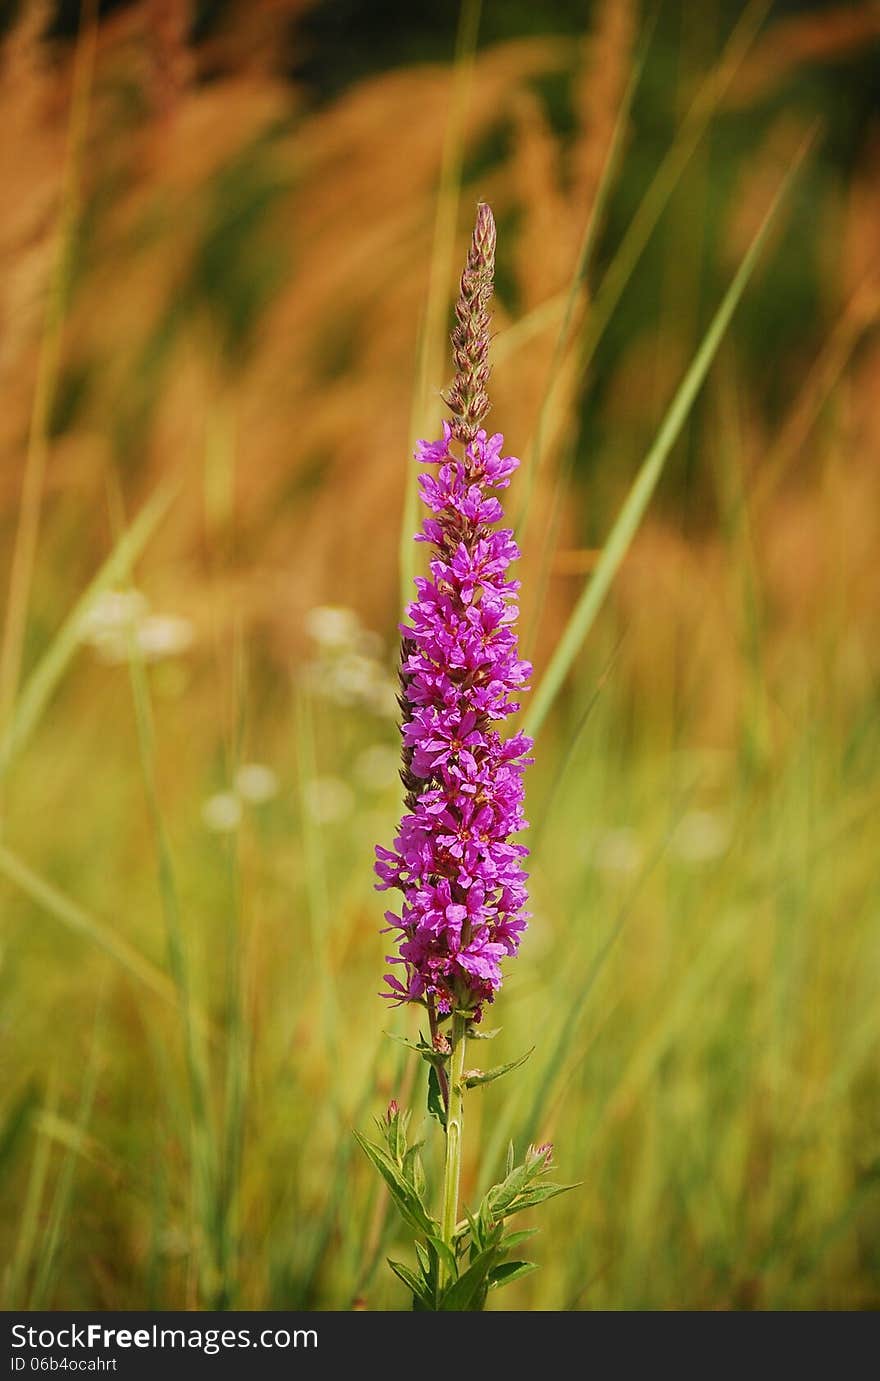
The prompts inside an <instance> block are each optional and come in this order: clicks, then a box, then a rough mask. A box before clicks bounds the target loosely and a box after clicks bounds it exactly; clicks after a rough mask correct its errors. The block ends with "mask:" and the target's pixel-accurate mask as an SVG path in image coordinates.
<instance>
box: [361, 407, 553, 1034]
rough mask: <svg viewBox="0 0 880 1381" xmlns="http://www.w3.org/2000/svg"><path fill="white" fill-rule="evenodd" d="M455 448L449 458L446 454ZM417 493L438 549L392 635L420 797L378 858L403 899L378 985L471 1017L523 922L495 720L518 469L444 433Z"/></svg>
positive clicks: (383, 877)
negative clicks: (510, 488)
mask: <svg viewBox="0 0 880 1381" xmlns="http://www.w3.org/2000/svg"><path fill="white" fill-rule="evenodd" d="M456 449H458V451H459V453H458V454H456ZM416 459H417V460H418V461H420V462H421V463H422V464H426V465H431V466H438V467H439V469H438V470H437V471H436V473H434V472H426V473H424V474H423V475H422V476H421V480H420V492H421V495H422V499H423V501H424V502H425V504H426V506H427V507H428V508H429V509H430V510H431V513H432V515H433V516H432V517H429V518H427V519H426V520H425V522H424V524H423V526H422V531H421V533H420V534H419V540H421V541H425V542H427V543H429V544H430V545H431V546H432V547H433V548H434V555H433V556H432V558H431V560H430V575H429V576H424V577H419V578H417V579H416V582H415V586H416V594H417V597H416V599H415V600H413V602H412V603H411V604H410V605H409V607H408V609H407V622H405V623H403V624H402V625H401V634H402V636H403V639H404V646H405V648H406V649H408V653H407V655H406V656H405V659H404V661H403V664H402V671H401V674H402V682H403V697H402V702H401V703H402V706H403V710H404V723H403V727H402V735H403V742H404V750H405V752H406V753H407V755H408V756H407V762H408V765H409V772H410V775H411V777H412V778H413V779H414V780H415V782H416V791H415V793H414V795H413V796H412V797H411V798H410V799H412V800H414V801H415V806H414V809H413V810H412V811H411V812H410V813H408V814H406V815H405V816H404V817H403V819H402V821H401V823H400V829H399V832H398V835H397V838H396V839H395V841H394V848H393V849H386V848H382V847H379V848H377V850H376V873H377V875H378V877H379V883H378V886H379V887H380V888H397V889H399V890H400V892H401V893H402V894H403V904H402V906H401V910H400V914H399V915H398V914H396V913H394V912H390V911H389V912H388V913H387V919H388V922H389V928H390V929H392V930H393V931H395V932H396V933H397V936H398V951H397V953H396V954H394V955H389V963H390V964H391V965H393V966H395V967H396V968H398V969H399V970H401V972H400V975H399V976H397V975H396V974H394V973H390V974H387V975H386V979H385V982H386V985H387V990H386V993H385V996H387V997H388V998H389V999H390V1000H391V1001H393V1002H397V1003H400V1002H427V1003H430V1004H432V1005H433V1007H434V1010H435V1012H437V1013H439V1014H440V1015H443V1014H444V1013H447V1012H449V1011H451V1010H452V1009H453V1008H454V1007H457V1008H459V1009H465V1010H469V1011H471V1012H472V1013H473V1014H474V1017H475V1018H476V1017H478V1016H479V1012H480V1008H481V1007H482V1005H483V1004H484V1003H486V1002H491V1001H492V999H493V998H494V996H495V993H496V992H497V991H498V989H499V988H500V986H501V981H502V973H501V961H502V960H503V959H505V958H507V957H509V956H511V955H514V954H516V952H517V949H518V947H519V942H520V939H521V937H522V933H523V931H524V930H525V928H526V923H527V919H528V912H527V911H526V909H525V907H526V904H527V896H526V886H525V878H526V875H525V873H524V872H523V871H522V866H521V861H522V858H523V857H524V856H525V854H526V853H527V850H526V849H525V848H524V846H523V845H521V844H516V843H513V842H511V837H512V836H513V835H515V834H516V833H517V832H518V831H520V830H522V829H524V828H526V823H527V822H526V820H525V819H524V817H523V771H524V769H525V766H526V764H527V763H528V761H529V758H528V753H529V750H530V748H531V741H530V740H529V739H528V738H526V737H525V735H523V734H515V735H513V736H512V737H511V738H509V739H506V740H505V739H503V738H502V737H501V736H500V734H499V733H498V731H497V730H496V729H495V728H493V727H492V726H493V724H495V723H497V722H499V721H502V720H504V719H506V718H507V717H508V716H509V715H510V714H512V713H514V711H515V710H517V709H518V708H519V706H518V703H517V700H516V696H518V694H519V693H520V692H521V691H522V690H524V689H526V688H527V684H528V680H529V677H530V675H531V667H530V666H529V664H528V662H525V661H522V660H521V659H520V658H519V656H518V652H517V637H516V631H515V623H516V618H517V613H518V609H517V602H516V601H517V591H518V589H519V582H518V581H516V580H510V579H508V578H507V573H508V570H509V567H510V566H511V564H512V563H513V562H514V561H515V560H516V559H517V558H518V556H519V551H518V548H517V545H516V542H515V541H514V538H513V533H512V532H511V531H510V529H509V528H498V529H493V527H492V525H493V524H494V523H496V522H497V521H499V520H500V519H501V517H502V516H503V515H502V510H501V505H500V503H499V501H498V500H497V498H495V497H494V496H492V495H490V494H489V493H487V491H488V490H489V489H492V488H504V487H506V485H507V484H508V483H509V481H510V476H511V474H512V473H513V471H514V470H515V469H516V466H517V464H518V462H517V461H516V460H515V458H514V457H512V456H503V455H502V438H501V436H500V435H499V434H496V435H494V436H492V437H487V436H486V433H485V432H484V431H482V430H479V431H477V433H476V436H475V437H474V438H473V440H472V441H471V442H470V443H469V444H467V445H465V446H461V445H460V443H457V442H456V439H455V437H454V435H453V431H452V428H451V427H450V425H449V424H448V423H445V424H444V427H443V436H442V437H441V438H440V439H439V440H437V441H422V442H420V443H419V446H418V449H417V451H416Z"/></svg>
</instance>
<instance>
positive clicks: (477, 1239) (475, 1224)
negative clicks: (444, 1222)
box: [456, 1208, 486, 1251]
mask: <svg viewBox="0 0 880 1381" xmlns="http://www.w3.org/2000/svg"><path fill="white" fill-rule="evenodd" d="M464 1216H465V1218H466V1219H467V1227H466V1228H460V1229H459V1232H458V1233H457V1234H456V1235H457V1236H461V1237H464V1236H465V1235H466V1234H467V1233H468V1232H470V1235H471V1242H472V1243H473V1245H474V1246H475V1247H476V1248H477V1250H478V1251H482V1249H483V1247H484V1246H485V1245H486V1244H485V1241H484V1238H483V1230H482V1227H481V1225H480V1223H479V1221H478V1220H477V1219H476V1218H475V1217H474V1215H473V1214H472V1213H471V1211H470V1209H468V1208H466V1209H465V1211H464Z"/></svg>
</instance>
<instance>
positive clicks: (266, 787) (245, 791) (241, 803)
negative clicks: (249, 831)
mask: <svg viewBox="0 0 880 1381" xmlns="http://www.w3.org/2000/svg"><path fill="white" fill-rule="evenodd" d="M277 795H278V778H277V776H276V775H275V773H274V772H273V771H272V768H271V767H267V766H266V764H265V763H262V762H246V763H243V764H242V766H241V767H240V768H239V769H238V771H237V772H236V774H235V781H234V783H233V786H232V789H231V790H230V791H218V792H217V793H216V794H215V795H214V796H209V797H208V799H207V801H206V802H205V804H204V805H203V806H202V821H203V822H204V824H205V825H206V827H207V828H208V829H209V830H213V831H214V833H215V834H231V833H232V832H233V831H234V830H237V829H238V827H239V825H240V824H241V822H242V819H243V817H244V807H245V805H251V806H262V805H265V804H266V802H267V801H271V800H272V798H273V796H277Z"/></svg>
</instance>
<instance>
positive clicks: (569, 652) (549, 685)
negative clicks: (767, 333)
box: [523, 138, 812, 737]
mask: <svg viewBox="0 0 880 1381" xmlns="http://www.w3.org/2000/svg"><path fill="white" fill-rule="evenodd" d="M811 142H812V138H811V139H810V140H809V141H807V143H805V144H804V145H802V147H801V150H800V153H799V154H798V156H797V157H796V158H795V160H794V161H793V163H792V165H791V167H790V169H789V171H788V173H787V174H786V176H785V178H784V179H783V181H782V183H781V185H780V187H779V188H778V190H777V192H776V195H775V196H774V198H773V201H772V203H771V205H770V207H769V209H768V210H767V212H766V214H765V215H764V218H763V220H762V222H761V225H760V227H759V229H758V231H757V233H756V234H755V236H754V238H753V239H752V242H751V244H750V245H749V248H748V249H747V251H746V253H745V255H744V256H743V259H742V262H741V263H740V266H739V268H738V270H737V272H736V274H735V275H734V278H733V280H732V282H731V284H730V287H729V288H728V290H727V292H726V293H725V295H724V297H723V299H722V301H721V303H720V305H719V307H718V309H717V311H716V313H715V316H714V317H713V319H712V321H711V323H710V325H709V328H708V330H707V331H706V334H705V336H704V337H703V340H702V342H701V344H700V346H699V349H698V350H697V352H696V354H695V356H694V358H693V360H692V361H691V363H690V365H689V367H688V369H687V372H686V373H685V376H684V378H683V379H682V381H681V383H680V384H679V387H678V389H677V391H676V393H675V396H674V397H673V399H672V402H671V403H670V405H669V408H668V410H667V412H666V416H665V417H664V419H663V421H662V423H661V425H660V429H659V431H658V432H657V436H656V439H655V441H654V444H653V445H652V447H651V449H650V450H649V452H648V454H647V455H646V457H645V459H644V460H643V461H642V464H641V466H640V467H639V471H638V474H637V475H636V478H635V480H634V482H633V485H632V487H631V489H630V491H629V494H628V495H627V498H626V500H625V502H624V504H623V507H622V508H621V510H620V513H619V514H618V516H617V519H616V521H615V523H614V526H613V527H612V529H611V532H610V533H609V534H608V537H607V538H606V540H605V543H604V545H603V547H602V551H601V554H600V556H599V559H598V561H597V563H596V567H595V570H594V571H593V574H592V576H591V578H590V579H589V580H588V581H587V583H586V585H585V587H584V590H583V593H582V594H581V596H580V599H579V600H578V602H577V604H576V605H575V608H574V610H573V611H572V614H571V617H570V618H569V621H568V623H567V625H566V627H565V630H564V632H563V634H562V636H561V637H560V639H559V641H558V643H557V644H556V647H555V648H554V650H553V652H552V654H551V656H550V660H549V662H548V665H547V668H546V670H545V672H544V675H543V677H542V678H541V681H540V682H539V684H538V687H537V690H536V691H535V693H534V695H533V696H532V699H531V702H530V704H529V708H528V710H527V711H526V714H525V716H524V719H523V729H524V730H525V732H526V733H527V734H529V735H530V736H531V737H534V736H535V735H536V734H537V733H538V732H539V731H540V729H541V727H542V725H543V723H544V721H545V719H546V717H547V713H548V711H549V710H550V707H551V705H552V704H553V702H554V700H555V699H556V696H557V695H558V693H559V691H560V689H561V687H562V684H563V682H564V680H565V677H566V675H567V674H568V671H569V669H570V667H571V665H572V663H573V662H574V659H575V657H576V656H577V654H578V652H579V651H580V648H581V647H582V646H583V642H584V639H585V638H586V636H587V634H588V633H589V631H590V629H591V627H592V626H593V623H594V621H595V618H596V615H597V614H598V612H599V610H600V608H601V607H602V604H603V602H604V600H605V596H606V595H607V593H608V591H609V589H610V588H611V584H612V582H613V580H614V577H615V575H616V574H617V571H618V570H619V568H620V565H621V562H622V561H623V559H624V557H625V556H626V553H627V551H628V549H629V546H630V543H631V542H632V540H633V537H634V536H635V534H636V532H637V530H638V527H639V524H640V523H641V520H642V517H643V516H644V513H645V510H646V509H647V506H648V503H649V501H650V499H651V495H652V494H653V492H654V490H655V488H656V486H657V482H658V480H659V479H660V475H661V474H662V471H663V466H664V464H665V462H666V458H667V456H668V455H669V452H670V451H671V450H672V447H673V445H674V444H675V441H676V440H677V438H678V435H679V433H680V431H681V428H682V426H683V425H684V422H685V419H686V418H687V416H688V413H689V412H690V410H691V407H692V406H693V403H694V400H695V398H696V396H697V394H698V393H699V391H700V388H701V387H702V385H703V381H704V380H705V377H706V374H707V373H708V370H709V366H710V365H711V363H712V361H713V359H714V357H715V353H716V351H717V349H718V346H719V345H720V344H721V341H722V339H723V337H724V334H725V332H726V330H727V328H728V326H729V324H730V320H731V318H732V316H733V313H734V311H735V310H736V307H737V304H738V303H739V300H740V298H741V297H742V294H743V292H744V291H745V288H746V285H747V283H748V281H749V279H750V277H751V275H752V273H753V271H754V268H755V265H756V263H757V261H758V258H759V256H760V253H761V250H762V248H763V246H764V243H765V241H766V239H767V235H768V233H769V230H770V227H771V225H772V224H773V222H774V221H775V219H776V216H777V214H778V212H779V210H780V208H781V206H782V204H783V202H784V200H785V197H786V195H787V194H788V191H789V189H790V187H791V184H792V182H793V180H794V178H795V176H796V175H797V172H798V170H799V168H800V166H801V164H802V162H803V160H804V158H805V157H806V154H807V151H808V148H809V147H810V144H811Z"/></svg>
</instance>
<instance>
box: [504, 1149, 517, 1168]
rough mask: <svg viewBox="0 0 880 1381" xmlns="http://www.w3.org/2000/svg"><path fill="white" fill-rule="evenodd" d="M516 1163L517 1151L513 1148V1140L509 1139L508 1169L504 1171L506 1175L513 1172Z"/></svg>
mask: <svg viewBox="0 0 880 1381" xmlns="http://www.w3.org/2000/svg"><path fill="white" fill-rule="evenodd" d="M515 1164H516V1152H515V1151H514V1149H513V1142H512V1141H509V1142H508V1143H507V1169H506V1170H505V1172H504V1173H505V1175H509V1174H511V1172H512V1171H513V1167H514V1165H515Z"/></svg>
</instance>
